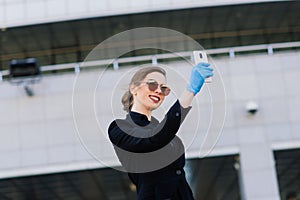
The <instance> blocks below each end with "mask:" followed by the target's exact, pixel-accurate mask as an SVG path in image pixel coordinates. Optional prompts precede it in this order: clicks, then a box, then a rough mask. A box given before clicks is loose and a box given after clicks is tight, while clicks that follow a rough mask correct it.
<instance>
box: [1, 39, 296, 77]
mask: <svg viewBox="0 0 300 200" xmlns="http://www.w3.org/2000/svg"><path fill="white" fill-rule="evenodd" d="M299 47H300V42H287V43H273V44H261V45H250V46H238V47H226V48H218V49H207V50H205V51H206V53H207V54H208V55H218V54H222V55H224V54H228V56H229V57H231V58H234V57H235V56H236V53H241V52H247V53H251V52H256V51H260V50H265V51H266V53H267V54H273V53H274V50H279V49H290V48H299ZM191 56H192V52H191V51H184V52H174V53H164V54H156V55H144V56H136V57H125V58H117V59H105V60H96V61H87V62H84V64H83V62H79V63H66V64H58V65H47V66H42V67H41V71H42V72H47V71H54V70H55V71H56V72H57V71H59V70H72V69H73V70H74V71H75V73H79V72H80V69H81V68H88V67H95V66H105V65H109V64H113V68H114V69H115V70H116V69H118V68H119V65H120V64H126V63H135V62H148V61H149V62H151V63H152V64H154V65H155V64H157V63H158V60H166V59H174V58H179V57H181V58H189V57H191ZM8 75H9V70H3V71H0V81H1V80H3V77H4V76H8Z"/></svg>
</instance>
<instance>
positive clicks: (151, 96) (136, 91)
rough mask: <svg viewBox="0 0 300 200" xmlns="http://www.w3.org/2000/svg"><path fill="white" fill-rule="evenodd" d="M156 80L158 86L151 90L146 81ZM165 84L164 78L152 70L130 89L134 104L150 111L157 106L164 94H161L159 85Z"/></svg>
mask: <svg viewBox="0 0 300 200" xmlns="http://www.w3.org/2000/svg"><path fill="white" fill-rule="evenodd" d="M149 81H150V82H151V81H152V82H153V81H156V82H157V83H158V85H159V86H158V87H157V89H156V90H154V91H151V90H150V89H149V87H148V84H147V82H149ZM162 84H163V85H166V78H165V76H164V75H163V74H161V73H159V72H152V73H150V74H148V75H147V76H146V77H145V79H144V80H142V81H141V83H140V85H139V86H137V87H134V88H133V89H132V94H133V98H134V103H133V104H134V106H135V107H136V108H138V109H142V110H148V111H152V110H155V109H156V108H158V107H159V106H160V105H161V104H162V102H163V100H164V99H165V96H164V95H163V94H162V91H161V88H160V85H162Z"/></svg>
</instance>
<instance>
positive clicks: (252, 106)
mask: <svg viewBox="0 0 300 200" xmlns="http://www.w3.org/2000/svg"><path fill="white" fill-rule="evenodd" d="M246 110H247V112H248V113H249V114H251V115H254V114H255V113H256V112H257V111H258V104H257V103H256V102H254V101H249V102H248V103H247V104H246Z"/></svg>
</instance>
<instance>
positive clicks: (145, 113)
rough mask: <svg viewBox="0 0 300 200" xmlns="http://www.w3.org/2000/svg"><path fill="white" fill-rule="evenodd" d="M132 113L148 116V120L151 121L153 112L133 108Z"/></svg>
mask: <svg viewBox="0 0 300 200" xmlns="http://www.w3.org/2000/svg"><path fill="white" fill-rule="evenodd" d="M131 111H133V112H137V113H140V114H143V115H146V116H147V118H148V120H149V121H151V110H148V109H145V108H139V107H138V106H134V105H133V106H132V108H131Z"/></svg>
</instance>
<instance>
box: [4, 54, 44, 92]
mask: <svg viewBox="0 0 300 200" xmlns="http://www.w3.org/2000/svg"><path fill="white" fill-rule="evenodd" d="M40 79H41V70H40V66H39V65H38V62H37V60H36V59H35V58H26V59H20V60H11V61H10V62H9V82H10V83H12V84H16V85H23V87H24V90H25V92H26V94H27V95H28V96H33V95H34V92H33V90H32V89H31V88H30V87H29V84H34V83H36V82H38V81H40Z"/></svg>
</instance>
